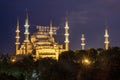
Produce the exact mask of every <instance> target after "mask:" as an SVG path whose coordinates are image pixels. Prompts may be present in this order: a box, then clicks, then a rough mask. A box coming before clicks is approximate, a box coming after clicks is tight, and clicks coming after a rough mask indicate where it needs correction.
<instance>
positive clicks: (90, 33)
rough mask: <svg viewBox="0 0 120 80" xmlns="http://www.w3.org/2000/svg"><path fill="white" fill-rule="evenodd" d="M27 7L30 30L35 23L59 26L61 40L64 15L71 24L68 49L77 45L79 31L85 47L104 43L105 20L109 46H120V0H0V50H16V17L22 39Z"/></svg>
mask: <svg viewBox="0 0 120 80" xmlns="http://www.w3.org/2000/svg"><path fill="white" fill-rule="evenodd" d="M26 8H27V9H28V13H29V24H30V33H33V31H34V30H33V29H35V28H36V27H35V25H49V22H50V19H51V18H52V21H53V26H59V27H60V31H59V33H58V35H59V37H58V38H57V39H59V41H60V42H63V40H64V31H62V30H64V25H65V16H66V13H67V16H68V19H69V27H70V30H69V32H70V49H80V48H81V46H80V44H81V41H80V38H81V33H82V32H84V33H85V38H86V47H87V48H103V47H104V29H105V24H106V23H107V24H108V28H109V35H110V46H120V36H119V34H120V0H0V52H3V53H12V52H14V50H15V43H14V42H15V30H16V19H17V16H18V17H19V21H20V30H21V33H20V35H21V41H23V39H24V35H23V32H24V23H25V11H26Z"/></svg>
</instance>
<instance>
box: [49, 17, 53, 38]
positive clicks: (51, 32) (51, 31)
mask: <svg viewBox="0 0 120 80" xmlns="http://www.w3.org/2000/svg"><path fill="white" fill-rule="evenodd" d="M49 34H50V37H52V36H53V29H52V19H51V20H50V32H49Z"/></svg>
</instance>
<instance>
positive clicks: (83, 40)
mask: <svg viewBox="0 0 120 80" xmlns="http://www.w3.org/2000/svg"><path fill="white" fill-rule="evenodd" d="M81 47H82V50H85V36H84V33H82V37H81Z"/></svg>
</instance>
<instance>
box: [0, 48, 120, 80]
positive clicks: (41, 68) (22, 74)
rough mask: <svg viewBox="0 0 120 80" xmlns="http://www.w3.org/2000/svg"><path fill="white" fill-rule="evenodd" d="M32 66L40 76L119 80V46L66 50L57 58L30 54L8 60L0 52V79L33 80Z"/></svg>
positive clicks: (44, 79)
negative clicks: (15, 59)
mask: <svg viewBox="0 0 120 80" xmlns="http://www.w3.org/2000/svg"><path fill="white" fill-rule="evenodd" d="M84 59H86V61H84V62H83V60H84ZM88 61H89V62H90V63H89V64H87V62H88ZM34 70H35V71H36V75H37V76H38V77H37V78H38V79H39V80H120V77H119V73H120V48H119V47H112V48H109V50H107V51H106V50H104V49H102V48H99V49H88V50H75V51H66V52H63V53H61V54H60V55H59V59H58V61H57V60H54V59H52V58H41V59H38V60H37V61H34V60H33V57H32V56H31V55H29V56H22V59H20V60H18V61H16V62H11V61H10V56H9V55H4V54H2V55H0V80H25V79H28V80H32V78H31V77H32V74H33V72H34ZM33 80H34V79H33Z"/></svg>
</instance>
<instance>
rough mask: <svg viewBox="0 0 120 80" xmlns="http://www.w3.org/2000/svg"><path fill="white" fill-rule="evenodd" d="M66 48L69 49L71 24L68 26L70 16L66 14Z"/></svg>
mask: <svg viewBox="0 0 120 80" xmlns="http://www.w3.org/2000/svg"><path fill="white" fill-rule="evenodd" d="M64 35H65V49H66V51H68V50H69V26H68V17H67V16H66V22H65V34H64Z"/></svg>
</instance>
